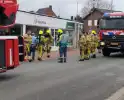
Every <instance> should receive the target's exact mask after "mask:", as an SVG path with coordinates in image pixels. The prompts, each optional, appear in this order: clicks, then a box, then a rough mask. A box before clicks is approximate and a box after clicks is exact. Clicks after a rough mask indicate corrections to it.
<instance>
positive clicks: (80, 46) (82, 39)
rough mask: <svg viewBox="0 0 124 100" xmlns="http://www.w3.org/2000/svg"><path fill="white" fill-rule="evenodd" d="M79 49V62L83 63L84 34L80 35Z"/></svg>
mask: <svg viewBox="0 0 124 100" xmlns="http://www.w3.org/2000/svg"><path fill="white" fill-rule="evenodd" d="M78 43H79V48H80V60H79V61H84V59H85V51H86V37H85V32H83V33H81V34H80V38H79V42H78Z"/></svg>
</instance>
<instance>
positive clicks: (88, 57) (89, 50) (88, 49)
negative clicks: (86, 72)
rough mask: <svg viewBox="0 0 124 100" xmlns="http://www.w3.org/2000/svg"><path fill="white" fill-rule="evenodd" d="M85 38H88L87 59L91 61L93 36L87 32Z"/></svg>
mask: <svg viewBox="0 0 124 100" xmlns="http://www.w3.org/2000/svg"><path fill="white" fill-rule="evenodd" d="M85 37H86V51H85V59H86V60H89V59H90V54H91V34H90V33H88V32H87V33H85Z"/></svg>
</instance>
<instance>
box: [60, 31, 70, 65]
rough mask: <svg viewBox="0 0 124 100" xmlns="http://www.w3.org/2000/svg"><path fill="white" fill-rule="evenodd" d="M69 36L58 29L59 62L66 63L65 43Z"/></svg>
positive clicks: (66, 43)
mask: <svg viewBox="0 0 124 100" xmlns="http://www.w3.org/2000/svg"><path fill="white" fill-rule="evenodd" d="M68 40H69V36H68V34H65V32H63V30H61V29H58V46H59V56H60V57H59V61H58V62H59V63H63V62H64V63H66V61H67V45H68Z"/></svg>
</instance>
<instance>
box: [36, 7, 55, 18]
mask: <svg viewBox="0 0 124 100" xmlns="http://www.w3.org/2000/svg"><path fill="white" fill-rule="evenodd" d="M36 13H38V14H40V15H44V16H48V17H57V16H56V14H55V13H54V11H53V9H52V6H51V5H50V6H49V7H47V8H40V9H38V11H37V12H36Z"/></svg>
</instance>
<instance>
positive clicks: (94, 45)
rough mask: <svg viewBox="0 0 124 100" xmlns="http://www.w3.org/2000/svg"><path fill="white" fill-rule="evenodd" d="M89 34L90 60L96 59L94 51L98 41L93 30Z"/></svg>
mask: <svg viewBox="0 0 124 100" xmlns="http://www.w3.org/2000/svg"><path fill="white" fill-rule="evenodd" d="M91 33H92V35H91V41H92V44H91V54H92V58H96V49H97V47H98V41H99V39H98V36H97V33H96V31H94V30H93V31H92V32H91Z"/></svg>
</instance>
